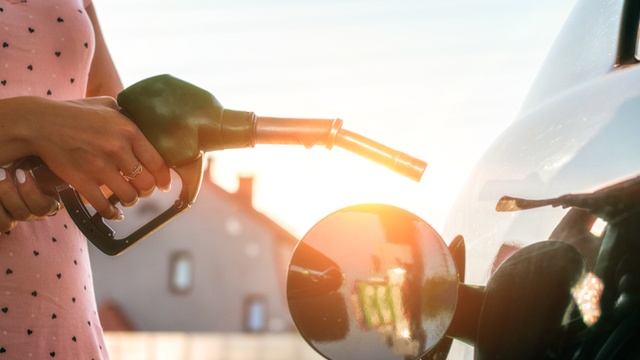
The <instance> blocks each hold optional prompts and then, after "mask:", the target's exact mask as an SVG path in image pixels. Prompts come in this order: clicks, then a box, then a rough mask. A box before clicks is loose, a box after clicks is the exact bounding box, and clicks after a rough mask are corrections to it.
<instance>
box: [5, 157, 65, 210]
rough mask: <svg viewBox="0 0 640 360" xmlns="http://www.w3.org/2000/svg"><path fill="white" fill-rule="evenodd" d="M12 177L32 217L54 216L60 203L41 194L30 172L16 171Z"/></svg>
mask: <svg viewBox="0 0 640 360" xmlns="http://www.w3.org/2000/svg"><path fill="white" fill-rule="evenodd" d="M14 175H15V180H16V183H17V187H18V192H19V194H20V197H21V198H22V200H23V201H24V203H25V204H26V205H27V207H28V209H29V211H30V212H31V214H32V215H35V216H36V217H39V218H41V217H44V216H50V215H54V214H55V213H57V212H58V211H59V210H60V208H61V207H62V205H61V203H60V201H59V200H58V199H57V198H55V197H52V196H48V195H45V194H44V193H42V192H41V191H40V188H39V187H38V184H37V183H36V181H35V179H34V178H33V175H31V173H30V172H28V171H24V170H22V169H16V170H15V174H14Z"/></svg>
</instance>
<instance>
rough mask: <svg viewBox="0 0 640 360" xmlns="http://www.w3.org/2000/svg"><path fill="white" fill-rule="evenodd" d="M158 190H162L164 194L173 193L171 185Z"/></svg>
mask: <svg viewBox="0 0 640 360" xmlns="http://www.w3.org/2000/svg"><path fill="white" fill-rule="evenodd" d="M158 189H160V191H162V192H169V191H171V184H169V185H167V186H163V187H161V188H158Z"/></svg>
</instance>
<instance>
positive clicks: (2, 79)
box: [0, 0, 94, 99]
mask: <svg viewBox="0 0 640 360" xmlns="http://www.w3.org/2000/svg"><path fill="white" fill-rule="evenodd" d="M93 39H94V34H93V28H92V27H91V22H90V20H89V18H88V16H87V15H86V14H85V10H84V4H83V3H82V1H81V0H28V1H26V2H21V1H19V0H18V1H16V0H14V1H7V0H0V98H5V97H10V96H17V95H32V96H43V97H51V98H53V99H71V98H80V97H84V95H85V89H86V85H87V76H88V72H89V67H90V65H91V58H92V56H93V50H94V41H93Z"/></svg>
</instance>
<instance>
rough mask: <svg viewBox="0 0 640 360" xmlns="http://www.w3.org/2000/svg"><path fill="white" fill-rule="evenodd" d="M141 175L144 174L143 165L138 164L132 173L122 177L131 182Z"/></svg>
mask: <svg viewBox="0 0 640 360" xmlns="http://www.w3.org/2000/svg"><path fill="white" fill-rule="evenodd" d="M140 173H142V164H140V163H138V164H137V165H136V166H135V167H134V168H133V170H132V171H131V172H130V173H128V174H122V176H124V178H125V179H127V181H131V180H133V179H135V178H136V176H138V175H140Z"/></svg>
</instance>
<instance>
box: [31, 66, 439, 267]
mask: <svg viewBox="0 0 640 360" xmlns="http://www.w3.org/2000/svg"><path fill="white" fill-rule="evenodd" d="M117 100H118V105H119V106H120V107H121V108H122V113H124V114H125V115H127V116H128V117H129V118H131V120H132V121H133V122H135V124H136V125H137V126H138V127H139V128H140V129H141V131H142V132H143V134H144V135H145V137H146V138H147V139H148V140H149V142H150V143H151V144H152V145H153V146H154V147H155V148H156V150H157V151H158V153H159V154H160V155H161V156H162V158H163V159H164V160H165V162H166V164H167V165H168V166H169V167H170V168H171V169H173V170H174V171H175V172H176V173H177V174H178V176H180V179H181V181H182V190H181V192H180V196H179V199H178V200H176V202H175V203H174V205H173V206H172V207H171V208H169V209H168V210H166V211H165V212H164V213H162V214H161V215H159V216H158V217H156V218H155V219H153V220H152V221H150V222H149V223H148V224H146V225H144V226H143V227H142V228H140V229H138V230H137V231H135V232H134V233H132V234H131V235H129V236H127V237H125V238H122V239H116V238H115V232H114V231H113V230H112V229H111V228H110V227H109V226H107V225H106V224H105V223H104V219H102V218H101V217H100V215H99V214H95V215H90V214H89V212H88V211H87V210H86V208H85V206H84V204H83V202H82V201H81V199H80V197H79V196H78V194H77V193H76V192H75V190H73V188H71V187H70V186H68V185H67V184H64V186H62V187H61V186H60V185H57V186H58V188H61V190H60V191H59V193H60V194H61V197H62V200H63V202H64V204H65V206H66V208H67V210H68V212H69V214H70V215H71V217H72V219H73V220H74V222H75V223H76V224H77V225H78V227H79V228H80V230H82V232H83V233H84V234H85V235H86V236H87V238H88V239H89V240H90V241H91V242H92V243H93V244H94V245H96V247H98V248H99V249H100V250H102V251H103V252H105V253H107V254H109V255H117V254H120V253H122V252H124V251H125V250H127V249H128V248H129V247H131V246H132V245H133V244H134V243H136V242H137V241H139V240H141V239H143V238H145V237H147V236H148V235H150V234H151V233H152V232H153V231H155V230H156V229H158V228H159V227H161V226H162V225H164V224H165V223H167V222H168V221H169V220H171V219H172V218H173V217H175V216H176V215H178V214H179V213H181V212H183V211H184V210H186V209H187V208H189V207H190V206H191V205H192V204H193V203H194V202H195V200H196V197H197V196H198V192H199V190H200V185H201V183H202V178H203V173H204V160H203V158H204V154H205V153H206V152H209V151H216V150H224V149H238V148H252V147H254V146H255V145H256V144H293V145H303V146H305V147H307V148H309V147H312V146H315V145H324V146H325V147H326V148H327V149H331V148H333V147H334V146H338V147H342V148H344V149H347V150H349V151H351V152H354V153H356V154H359V155H361V156H364V157H366V158H368V159H370V160H373V161H375V162H377V163H379V164H381V165H384V166H386V167H388V168H390V169H392V170H394V171H396V172H398V173H400V174H402V175H404V176H407V177H409V178H411V179H413V180H415V181H419V180H420V178H421V177H422V174H423V172H424V170H425V168H426V166H427V163H426V162H424V161H421V160H419V159H416V158H414V157H411V156H409V155H407V154H404V153H402V152H400V151H397V150H394V149H391V148H389V147H386V146H384V145H382V144H379V143H377V142H375V141H373V140H370V139H368V138H366V137H364V136H361V135H358V134H356V133H354V132H350V131H347V130H344V129H342V120H340V119H291V118H274V117H261V116H256V115H255V114H254V113H253V112H248V111H236V110H229V109H225V108H224V107H223V106H222V105H221V104H220V103H219V102H218V100H217V99H216V98H215V97H214V96H213V95H212V94H211V93H209V92H207V91H206V90H203V89H201V88H199V87H197V86H195V85H192V84H190V83H188V82H185V81H183V80H180V79H177V78H175V77H173V76H170V75H159V76H154V77H151V78H148V79H145V80H142V81H140V82H138V83H136V84H133V85H131V86H129V87H127V88H126V89H124V90H123V91H122V92H121V93H120V94H119V95H118V99H117ZM35 174H36V173H35V172H34V176H35ZM43 178H44V176H43ZM36 179H38V178H37V177H36ZM65 186H66V187H65ZM110 200H111V199H110ZM117 201H118V200H117V198H113V199H112V202H113V203H114V204H115V203H116V202H117Z"/></svg>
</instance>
